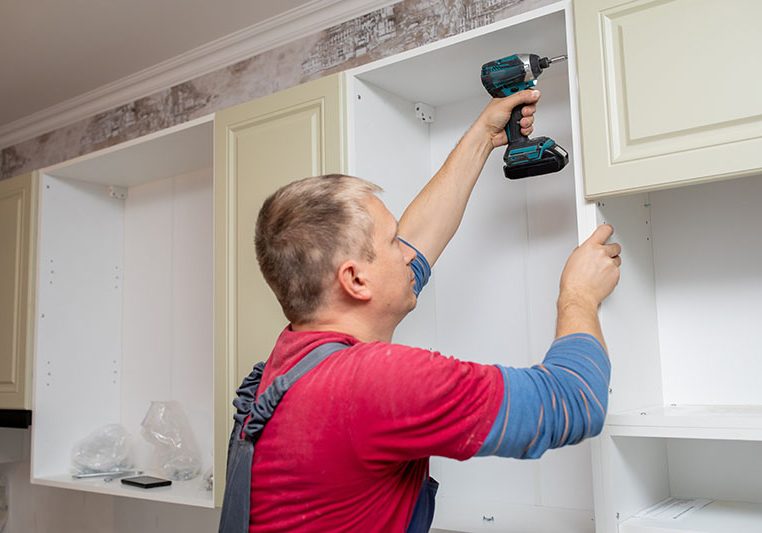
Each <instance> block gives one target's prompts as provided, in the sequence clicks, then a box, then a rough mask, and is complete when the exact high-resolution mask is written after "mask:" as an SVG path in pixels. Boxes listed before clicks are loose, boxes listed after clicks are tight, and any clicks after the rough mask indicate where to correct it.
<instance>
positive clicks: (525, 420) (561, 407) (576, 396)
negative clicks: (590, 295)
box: [476, 333, 611, 459]
mask: <svg viewBox="0 0 762 533" xmlns="http://www.w3.org/2000/svg"><path fill="white" fill-rule="evenodd" d="M497 366H498V368H499V369H500V372H501V374H502V376H503V388H504V390H503V402H502V404H501V406H500V410H499V412H498V415H497V418H496V419H495V422H494V423H493V425H492V428H491V429H490V432H489V434H488V435H487V438H486V440H485V441H484V444H483V445H482V447H481V448H480V449H479V451H478V452H477V453H476V455H477V456H486V455H497V456H500V457H516V458H519V459H536V458H538V457H540V456H542V454H543V453H545V451H546V450H548V449H550V448H559V447H561V446H566V445H569V444H577V443H578V442H580V441H581V440H583V439H585V438H588V437H594V436H595V435H598V434H599V433H600V432H601V430H602V429H603V421H604V418H605V416H606V409H607V406H608V386H609V379H610V376H611V364H610V362H609V358H608V356H607V354H606V352H605V350H604V349H603V346H601V344H600V342H598V340H597V339H596V338H595V337H593V336H592V335H588V334H583V333H576V334H573V335H567V336H565V337H561V338H559V339H557V340H556V341H555V342H554V343H553V344H552V345H551V347H550V350H548V353H547V354H546V355H545V359H544V360H543V362H542V363H541V364H539V365H535V366H533V367H531V368H509V367H504V366H501V365H497Z"/></svg>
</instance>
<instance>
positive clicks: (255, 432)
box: [243, 342, 348, 440]
mask: <svg viewBox="0 0 762 533" xmlns="http://www.w3.org/2000/svg"><path fill="white" fill-rule="evenodd" d="M347 347H348V345H346V344H342V343H340V342H328V343H326V344H321V345H320V346H318V347H317V348H315V349H314V350H312V351H311V352H310V353H308V354H307V355H305V356H304V357H303V358H302V359H301V360H300V361H299V362H298V363H296V365H294V367H293V368H292V369H291V370H289V371H288V372H286V373H285V374H283V375H281V376H278V377H276V378H275V379H274V380H273V382H272V384H271V385H270V386H269V387H267V389H266V390H265V391H264V392H262V394H260V396H259V398H257V401H255V402H253V403H252V404H251V412H250V417H249V420H248V421H247V422H246V425H245V426H244V427H243V432H244V434H245V435H246V436H247V437H248V438H250V439H252V440H256V439H257V438H259V435H260V433H261V432H262V429H264V427H265V424H266V423H267V421H268V420H270V418H271V417H272V416H273V414H274V413H275V408H276V407H278V404H279V403H280V401H281V400H282V399H283V395H284V394H286V391H288V389H290V388H291V387H292V386H293V385H294V383H296V382H297V381H298V380H299V378H301V377H302V376H304V375H305V374H306V373H307V372H309V371H310V370H312V369H313V368H315V367H316V366H317V365H319V364H320V363H322V362H323V361H324V360H325V359H326V358H327V357H328V356H329V355H331V354H332V353H334V352H337V351H339V350H343V349H344V348H347Z"/></svg>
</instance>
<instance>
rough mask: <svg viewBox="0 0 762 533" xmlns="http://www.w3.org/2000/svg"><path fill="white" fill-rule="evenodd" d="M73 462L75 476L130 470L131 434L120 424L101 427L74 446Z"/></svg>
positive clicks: (131, 466) (131, 465) (131, 463)
mask: <svg viewBox="0 0 762 533" xmlns="http://www.w3.org/2000/svg"><path fill="white" fill-rule="evenodd" d="M71 462H72V472H73V473H75V474H89V473H95V472H115V471H120V470H130V469H132V468H133V462H132V439H131V438H130V434H129V433H128V432H127V430H126V429H124V427H122V426H121V425H119V424H108V425H106V426H103V427H100V428H98V429H96V430H95V431H93V432H92V433H90V434H89V435H88V436H87V437H85V438H84V439H82V440H80V441H79V442H77V443H76V444H75V445H74V448H73V450H72V454H71Z"/></svg>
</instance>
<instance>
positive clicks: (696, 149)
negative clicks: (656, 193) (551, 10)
mask: <svg viewBox="0 0 762 533" xmlns="http://www.w3.org/2000/svg"><path fill="white" fill-rule="evenodd" d="M574 18H575V31H576V40H577V57H578V61H579V62H578V68H579V86H580V109H581V115H582V122H581V124H582V139H583V143H582V150H583V155H584V164H585V192H586V194H587V196H588V197H590V198H595V197H600V196H604V195H608V194H611V193H626V192H633V191H644V190H654V189H658V188H664V187H673V186H676V185H684V184H687V183H695V182H701V181H709V180H715V179H722V178H728V177H736V176H742V175H748V174H750V173H754V172H757V171H759V169H760V168H762V160H761V159H760V156H759V154H760V151H761V150H762V98H760V94H762V74H761V73H760V68H759V67H760V60H759V56H758V51H759V50H760V48H762V32H760V31H759V25H758V22H759V20H760V19H762V3H760V2H758V1H757V0H732V1H730V2H722V3H721V4H720V3H717V2H713V1H712V0H667V1H654V0H637V1H634V2H633V1H630V0H627V1H625V0H579V1H575V2H574Z"/></svg>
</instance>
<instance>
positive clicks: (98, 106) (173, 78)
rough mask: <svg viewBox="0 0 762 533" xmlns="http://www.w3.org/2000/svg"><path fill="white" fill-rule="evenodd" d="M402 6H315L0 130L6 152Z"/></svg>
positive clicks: (374, 0)
mask: <svg viewBox="0 0 762 533" xmlns="http://www.w3.org/2000/svg"><path fill="white" fill-rule="evenodd" d="M399 1H400V0H312V1H311V2H308V3H306V4H304V5H302V6H300V7H297V8H295V9H291V10H289V11H286V12H285V13H282V14H280V15H277V16H275V17H272V18H270V19H267V20H265V21H262V22H259V23H257V24H254V25H252V26H249V27H248V28H244V29H243V30H240V31H237V32H235V33H231V34H229V35H226V36H224V37H221V38H220V39H217V40H215V41H212V42H210V43H207V44H205V45H202V46H199V47H197V48H194V49H192V50H189V51H188V52H185V53H183V54H180V55H178V56H176V57H174V58H171V59H168V60H166V61H162V62H161V63H158V64H156V65H154V66H152V67H149V68H147V69H144V70H141V71H139V72H136V73H135V74H131V75H129V76H126V77H124V78H121V79H119V80H116V81H114V82H112V83H108V84H106V85H102V86H101V87H98V88H97V89H94V90H92V91H89V92H86V93H84V94H81V95H79V96H76V97H74V98H70V99H69V100H65V101H63V102H60V103H58V104H56V105H53V106H50V107H47V108H45V109H42V110H40V111H37V112H36V113H33V114H31V115H28V116H26V117H22V118H20V119H17V120H14V121H13V122H9V123H8V124H4V125H2V126H0V148H5V147H8V146H12V145H14V144H17V143H20V142H22V141H25V140H28V139H33V138H34V137H37V136H38V135H42V134H44V133H47V132H50V131H53V130H56V129H58V128H61V127H63V126H66V125H69V124H73V123H75V122H77V121H79V120H82V119H85V118H87V117H90V116H93V115H95V114H97V113H102V112H105V111H108V110H110V109H114V108H115V107H118V106H120V105H124V104H127V103H129V102H132V101H134V100H137V99H138V98H142V97H144V96H148V95H151V94H153V93H155V92H157V91H161V90H164V89H168V88H169V87H172V86H174V85H177V84H178V83H183V82H186V81H189V80H192V79H194V78H197V77H199V76H203V75H204V74H208V73H210V72H213V71H215V70H218V69H221V68H224V67H227V66H230V65H232V64H234V63H237V62H238V61H241V60H243V59H247V58H249V57H252V56H255V55H257V54H260V53H262V52H265V51H267V50H271V49H273V48H276V47H278V46H280V45H283V44H286V43H289V42H291V41H294V40H296V39H298V38H299V37H304V36H307V35H311V34H313V33H316V32H318V31H321V30H324V29H326V28H330V27H331V26H334V25H336V24H341V23H342V22H346V21H348V20H351V19H353V18H355V17H358V16H361V15H364V14H366V13H370V12H371V11H375V10H376V9H379V8H382V7H386V6H389V5H391V4H394V3H397V2H399Z"/></svg>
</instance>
